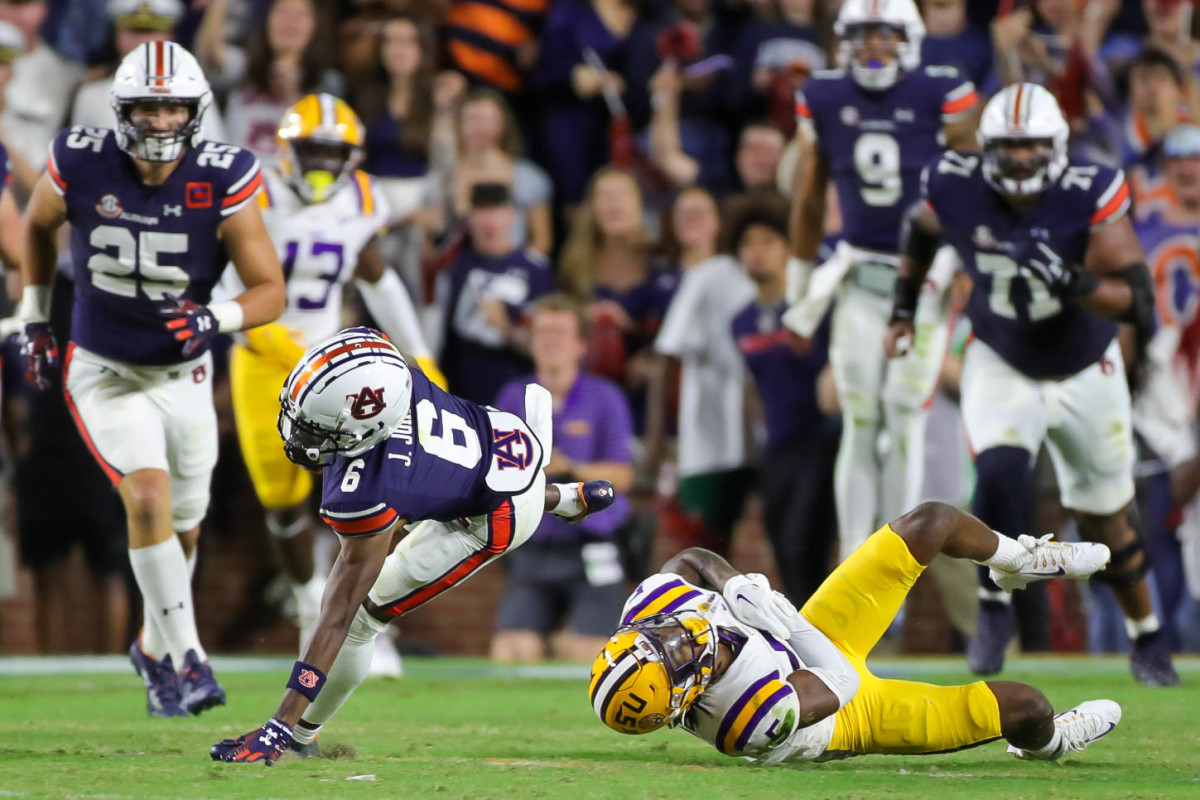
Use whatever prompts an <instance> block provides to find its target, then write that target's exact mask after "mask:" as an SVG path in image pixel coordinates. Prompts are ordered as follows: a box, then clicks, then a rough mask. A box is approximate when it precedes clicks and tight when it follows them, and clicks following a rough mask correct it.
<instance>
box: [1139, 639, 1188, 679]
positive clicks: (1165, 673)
mask: <svg viewBox="0 0 1200 800" xmlns="http://www.w3.org/2000/svg"><path fill="white" fill-rule="evenodd" d="M1129 669H1130V671H1131V672H1133V677H1135V678H1137V679H1138V681H1140V682H1141V684H1142V685H1143V686H1149V687H1151V688H1157V687H1159V686H1178V685H1179V683H1180V681H1179V673H1177V672H1176V671H1175V667H1174V665H1173V664H1171V648H1170V647H1169V646H1168V644H1167V637H1166V636H1165V635H1164V634H1163V632H1162V631H1161V630H1159V631H1155V632H1154V633H1144V634H1142V635H1141V636H1139V637H1137V639H1135V640H1134V642H1133V655H1131V656H1130V657H1129Z"/></svg>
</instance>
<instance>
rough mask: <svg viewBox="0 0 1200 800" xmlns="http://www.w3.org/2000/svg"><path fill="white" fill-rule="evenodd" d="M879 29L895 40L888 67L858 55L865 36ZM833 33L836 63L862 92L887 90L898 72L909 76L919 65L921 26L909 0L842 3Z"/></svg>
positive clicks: (863, 0) (897, 75)
mask: <svg viewBox="0 0 1200 800" xmlns="http://www.w3.org/2000/svg"><path fill="white" fill-rule="evenodd" d="M880 28H882V29H886V30H889V31H891V33H892V35H893V36H894V37H895V38H896V40H897V41H896V55H895V57H894V58H893V59H892V60H891V62H890V63H888V64H882V63H880V62H878V61H875V60H871V59H867V58H865V57H864V56H863V54H862V50H863V47H864V45H865V44H866V39H867V36H868V35H869V34H870V33H871V32H873V31H875V30H877V29H880ZM833 32H834V34H835V35H836V36H837V38H838V63H839V64H840V65H841V66H843V67H849V69H850V74H851V75H853V76H854V80H855V81H857V82H858V85H859V86H862V87H863V88H864V89H875V90H879V89H887V88H888V87H889V86H892V85H893V84H895V83H896V81H898V80H900V72H901V70H904V71H905V72H912V71H913V70H915V69H916V68H917V67H918V66H919V65H920V63H921V41H922V40H923V39H924V38H925V23H924V22H922V21H921V14H920V12H919V11H917V6H916V4H915V3H914V2H913V0H846V2H844V3H842V7H841V10H839V11H838V16H837V20H835V21H834V23H833Z"/></svg>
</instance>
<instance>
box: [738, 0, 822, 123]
mask: <svg viewBox="0 0 1200 800" xmlns="http://www.w3.org/2000/svg"><path fill="white" fill-rule="evenodd" d="M815 6H816V3H815V2H814V0H771V2H766V3H762V4H757V8H758V11H759V16H758V17H756V18H755V19H752V20H750V21H749V22H747V23H746V24H745V26H743V27H742V30H741V33H740V34H739V35H738V37H737V42H736V43H735V45H734V48H733V57H734V61H735V62H736V64H737V66H736V68H735V71H734V74H733V76H732V77H731V80H730V81H729V88H730V91H731V92H732V93H733V97H732V98H731V101H730V109H731V110H733V111H734V112H736V113H737V114H738V115H739V116H740V117H743V118H745V117H749V118H751V119H754V118H759V117H763V116H766V115H769V116H770V117H771V119H772V120H775V119H776V115H777V114H779V115H780V116H781V118H780V121H783V120H785V119H792V120H793V125H794V118H795V111H794V106H795V101H794V99H793V98H794V97H795V94H796V89H797V88H799V84H800V81H802V80H803V78H804V77H806V76H807V75H809V74H811V73H812V72H813V71H814V70H818V69H824V68H825V50H824V48H823V47H822V45H821V38H820V34H819V32H818V30H817V28H816V26H815V25H814V23H813V13H814V9H815Z"/></svg>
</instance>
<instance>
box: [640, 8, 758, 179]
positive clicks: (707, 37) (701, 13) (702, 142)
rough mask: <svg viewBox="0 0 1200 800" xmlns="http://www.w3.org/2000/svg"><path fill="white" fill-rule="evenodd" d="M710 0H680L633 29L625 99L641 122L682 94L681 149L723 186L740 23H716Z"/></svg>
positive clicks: (726, 174) (727, 171)
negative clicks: (659, 105)
mask: <svg viewBox="0 0 1200 800" xmlns="http://www.w3.org/2000/svg"><path fill="white" fill-rule="evenodd" d="M712 5H713V4H712V3H711V1H710V0H674V2H673V3H672V5H671V7H670V9H669V10H668V12H667V13H666V14H665V15H664V16H662V17H660V18H654V19H646V20H642V21H640V22H639V23H638V24H637V25H636V26H634V29H633V33H632V34H630V37H629V57H628V61H627V65H626V69H625V86H626V87H627V90H626V95H625V101H626V103H627V104H628V106H629V114H630V117H631V119H632V121H633V125H634V127H635V128H636V129H639V130H640V129H643V128H645V127H646V126H647V125H648V124H649V123H650V119H651V112H652V109H653V106H654V104H655V103H664V102H672V98H677V100H678V112H677V116H678V119H679V140H680V149H681V150H682V151H683V152H684V153H686V154H687V155H688V156H690V157H691V158H693V159H695V160H696V162H697V163H698V164H699V166H700V174H699V177H698V178H697V181H698V182H699V183H700V184H701V185H702V186H705V187H707V188H709V189H714V190H717V191H723V190H726V189H728V188H729V186H730V183H731V182H732V171H731V170H730V169H729V155H728V154H729V149H730V128H731V121H732V120H733V119H735V118H736V117H734V116H733V115H732V114H731V109H730V108H729V99H730V96H731V93H730V90H729V85H730V83H731V81H733V79H734V78H733V74H732V73H733V71H732V69H731V68H732V66H733V60H732V58H730V57H729V55H728V54H729V53H730V52H731V51H732V49H733V39H734V36H735V35H736V26H733V25H719V24H716V19H715V16H714V13H713V8H712Z"/></svg>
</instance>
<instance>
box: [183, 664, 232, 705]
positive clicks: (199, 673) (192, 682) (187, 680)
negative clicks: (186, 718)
mask: <svg viewBox="0 0 1200 800" xmlns="http://www.w3.org/2000/svg"><path fill="white" fill-rule="evenodd" d="M179 682H180V684H182V686H183V707H184V708H186V709H187V710H188V711H190V712H191V713H193V714H200V713H201V712H204V711H207V710H208V709H210V708H213V707H214V706H223V705H225V690H224V689H222V688H221V684H219V683H217V679H216V678H214V677H213V671H212V667H210V666H209V665H208V662H207V661H201V660H200V658H199V656H197V655H196V651H195V650H188V651H187V655H186V656H184V657H183V670H182V672H180V675H179Z"/></svg>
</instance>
